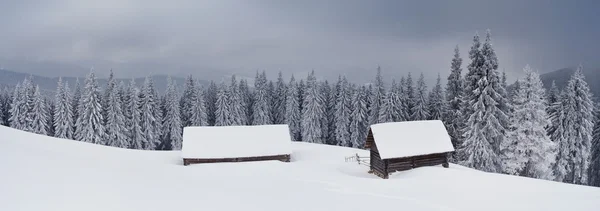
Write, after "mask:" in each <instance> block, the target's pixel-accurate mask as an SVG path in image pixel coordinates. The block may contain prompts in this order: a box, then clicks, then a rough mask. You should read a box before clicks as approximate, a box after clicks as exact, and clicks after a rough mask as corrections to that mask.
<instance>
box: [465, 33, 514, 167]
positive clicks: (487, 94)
mask: <svg viewBox="0 0 600 211" xmlns="http://www.w3.org/2000/svg"><path fill="white" fill-rule="evenodd" d="M480 45H481V44H480V41H479V35H478V34H475V37H474V39H473V46H472V47H471V51H470V52H469V57H470V58H471V64H469V66H468V69H469V72H468V73H467V76H466V84H465V94H466V95H465V101H464V102H465V104H466V105H465V107H464V108H468V109H465V110H466V112H464V113H463V115H465V119H466V125H465V132H464V137H465V139H464V142H463V143H462V146H461V147H460V156H462V162H461V163H462V164H463V165H466V166H468V167H471V168H475V169H478V170H482V171H486V172H500V171H501V159H500V156H499V155H500V143H502V141H503V138H504V136H505V127H504V124H503V123H504V122H503V121H505V120H506V119H507V117H506V114H505V113H504V111H502V110H501V108H500V105H501V104H502V103H503V102H504V101H506V99H504V98H503V97H502V95H501V94H500V92H501V89H502V87H501V81H500V75H499V72H498V71H497V69H498V60H497V58H496V57H495V54H494V52H493V49H492V46H491V34H490V32H489V30H488V32H487V36H486V41H485V44H483V46H482V47H481V49H480V48H479V46H480Z"/></svg>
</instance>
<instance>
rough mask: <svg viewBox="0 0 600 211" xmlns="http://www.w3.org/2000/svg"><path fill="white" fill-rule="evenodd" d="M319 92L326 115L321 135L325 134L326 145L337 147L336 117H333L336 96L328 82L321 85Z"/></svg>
mask: <svg viewBox="0 0 600 211" xmlns="http://www.w3.org/2000/svg"><path fill="white" fill-rule="evenodd" d="M319 92H320V96H321V101H322V102H323V104H322V105H321V106H323V108H322V109H323V112H324V115H323V116H322V117H321V134H323V141H324V142H325V144H329V145H337V141H336V139H335V117H334V115H333V112H334V109H335V103H336V100H335V96H332V95H334V94H333V93H332V89H331V86H329V82H328V81H327V80H326V81H324V82H321V83H320V86H319Z"/></svg>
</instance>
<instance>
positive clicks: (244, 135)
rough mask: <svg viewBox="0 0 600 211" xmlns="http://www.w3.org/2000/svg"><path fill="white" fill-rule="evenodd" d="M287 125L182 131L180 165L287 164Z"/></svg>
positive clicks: (289, 147)
mask: <svg viewBox="0 0 600 211" xmlns="http://www.w3.org/2000/svg"><path fill="white" fill-rule="evenodd" d="M291 142H292V139H291V137H290V131H289V127H288V125H285V124H284V125H252V126H202V127H199V126H193V127H185V128H184V129H183V143H182V149H181V153H182V156H183V164H184V165H189V164H192V163H218V162H244V161H263V160H279V161H283V162H289V161H290V155H291V151H292V150H291Z"/></svg>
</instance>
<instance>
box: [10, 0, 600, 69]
mask: <svg viewBox="0 0 600 211" xmlns="http://www.w3.org/2000/svg"><path fill="white" fill-rule="evenodd" d="M599 6H600V3H598V1H597V0H590V1H564V0H539V1H538V0H529V1H521V0H497V1H487V2H483V1H475V0H453V1H446V0H440V1H427V0H426V1H401V0H389V1H384V0H375V1H359V0H340V1H333V0H302V1H280V0H256V1H246V0H238V1H233V0H214V1H201V0H196V1H184V0H182V1H164V0H160V1H152V0H102V1H95V0H94V1H92V0H87V1H86V0H44V1H42V0H40V1H31V0H3V1H2V2H1V3H0V25H1V26H2V28H1V29H0V30H1V31H0V34H1V35H0V62H2V63H0V66H2V67H4V68H6V69H14V70H17V71H19V70H20V71H26V72H32V73H36V74H42V75H50V76H56V75H74V76H77V75H78V76H81V75H84V74H86V73H87V72H88V71H89V68H90V67H94V68H95V70H96V71H97V72H99V75H101V76H102V75H105V74H104V72H105V71H106V70H108V69H109V68H114V69H115V72H116V73H117V74H118V76H122V77H133V76H145V75H147V74H152V73H154V74H156V73H162V74H174V75H185V74H190V73H192V74H194V75H196V76H198V77H202V76H203V75H207V76H206V77H209V75H210V77H214V76H218V75H223V74H230V73H235V74H241V75H247V76H254V73H255V71H256V70H266V71H267V72H268V74H269V76H270V77H275V76H276V72H277V71H279V70H281V71H283V72H284V74H285V75H286V78H287V77H289V75H290V74H291V73H295V74H299V75H301V77H305V74H306V72H307V71H310V70H311V69H314V70H315V72H316V73H317V74H318V75H319V76H322V77H334V76H335V75H337V74H347V75H349V77H351V79H353V80H355V81H360V80H362V79H366V78H369V79H370V78H372V77H373V75H374V73H373V71H374V70H375V68H376V67H377V65H381V66H382V69H383V71H384V74H387V75H389V76H394V77H395V76H396V75H404V74H406V73H408V72H409V71H410V72H413V74H418V73H420V72H424V73H425V74H426V76H427V77H429V78H433V77H434V76H435V75H437V74H438V73H440V74H442V76H446V75H447V74H448V71H449V70H448V69H449V65H450V60H451V57H452V52H453V48H454V46H456V45H458V46H459V47H460V49H461V54H462V56H463V59H464V63H463V66H466V63H467V62H469V60H468V58H467V50H468V48H469V47H470V42H471V40H472V37H473V35H474V33H475V32H476V31H479V33H480V34H481V35H484V34H485V30H486V29H488V28H489V29H491V31H492V35H493V43H494V47H495V49H496V51H497V55H498V57H499V62H500V69H503V70H506V71H507V72H508V73H509V76H511V78H514V76H517V75H518V74H519V73H520V72H521V70H522V68H523V67H524V66H525V65H526V64H530V65H531V66H532V67H533V68H534V69H538V70H540V71H542V72H546V71H551V70H556V69H560V68H563V67H571V66H575V65H578V64H579V63H582V64H583V65H584V67H589V68H592V67H593V68H594V69H598V67H600V56H599V55H600V53H598V52H599V50H598V49H600V41H599V40H600V15H598V13H599V11H598V8H599ZM32 63H35V64H37V65H30V64H32ZM40 64H41V65H40ZM44 66H47V67H48V68H44ZM207 71H209V72H211V71H212V72H213V74H209V73H206V72H207ZM214 72H218V73H216V74H215V73H214Z"/></svg>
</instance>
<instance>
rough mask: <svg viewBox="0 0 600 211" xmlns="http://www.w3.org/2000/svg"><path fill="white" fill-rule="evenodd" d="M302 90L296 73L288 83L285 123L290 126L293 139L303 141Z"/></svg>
mask: <svg viewBox="0 0 600 211" xmlns="http://www.w3.org/2000/svg"><path fill="white" fill-rule="evenodd" d="M300 118H301V113H300V90H298V84H297V83H296V79H295V78H294V75H292V78H291V79H290V83H289V84H288V91H287V96H286V100H285V123H286V124H288V126H289V128H290V136H291V137H292V140H293V141H301V140H302V139H301V136H300V132H301V131H300Z"/></svg>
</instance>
